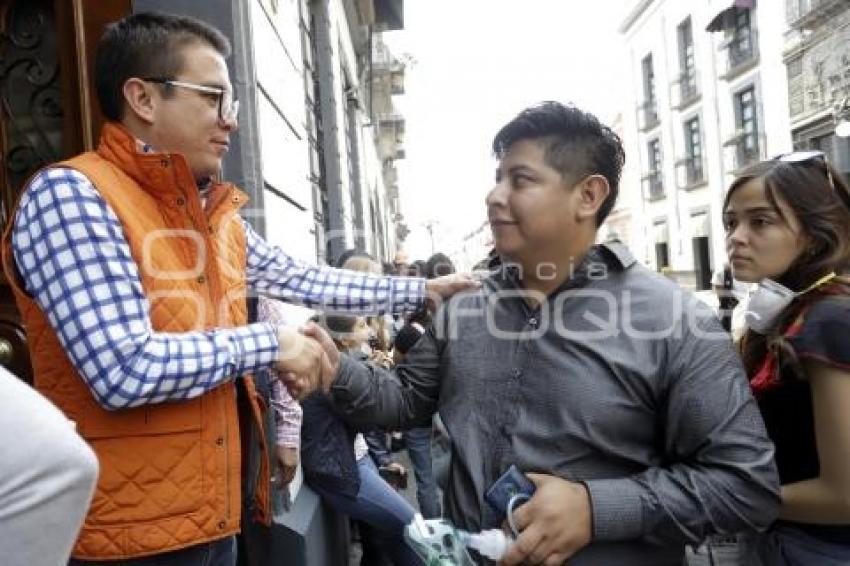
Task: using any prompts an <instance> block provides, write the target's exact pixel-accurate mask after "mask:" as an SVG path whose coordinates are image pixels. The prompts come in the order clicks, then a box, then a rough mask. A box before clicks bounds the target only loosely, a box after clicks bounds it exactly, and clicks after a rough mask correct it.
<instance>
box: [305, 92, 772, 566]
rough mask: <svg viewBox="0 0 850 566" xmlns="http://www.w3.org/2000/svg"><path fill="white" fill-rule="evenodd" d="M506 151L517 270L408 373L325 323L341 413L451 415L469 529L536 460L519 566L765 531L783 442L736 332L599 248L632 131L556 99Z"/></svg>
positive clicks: (447, 311) (509, 133) (415, 354)
mask: <svg viewBox="0 0 850 566" xmlns="http://www.w3.org/2000/svg"><path fill="white" fill-rule="evenodd" d="M494 151H495V153H496V155H497V157H498V158H499V160H500V161H499V167H498V170H497V173H496V186H495V187H494V188H493V189H492V190H491V191H490V193H489V194H488V196H487V201H486V202H487V210H488V216H489V219H490V224H491V228H492V231H493V237H494V242H495V245H496V249H497V251H498V252H499V254H500V256H501V257H502V258H503V260H505V263H504V264H503V266H502V268H501V269H499V270H498V271H496V272H494V273H493V274H492V275H491V277H489V278H488V279H487V280H486V281H485V282H484V284H483V286H482V288H481V289H479V290H477V291H475V292H471V293H466V294H462V295H459V296H456V297H454V298H453V299H451V300H450V301H449V302H448V303H446V304H444V305H443V306H442V307H441V308H440V310H439V311H438V312H437V314H436V316H435V319H434V324H433V326H432V327H431V328H430V329H429V330H428V331H427V332H426V334H425V335H424V336H423V337H422V339H420V341H419V342H418V343H417V344H416V346H414V348H413V349H412V350H411V351H410V352H409V354H408V358H407V360H406V363H405V364H403V365H401V366H399V367H398V368H396V370H395V373H396V374H397V376H398V377H399V378H400V383H399V382H398V381H396V380H394V379H393V377H392V376H391V375H388V374H385V373H382V372H381V370H377V369H373V368H369V367H367V366H364V365H362V364H358V363H356V362H354V361H352V360H350V359H347V358H339V357H338V356H334V355H333V353H332V352H331V345H330V342H329V340H328V339H327V338H326V337H324V336H321V335H319V333H318V332H317V331H316V330H310V331H309V332H311V333H313V334H315V335H316V336H318V337H319V339H320V340H321V341H322V342H323V345H324V346H325V347H326V351H328V353H329V354H330V358H331V365H332V367H331V368H330V370H329V371H326V372H325V374H326V375H327V374H329V373H331V374H332V373H334V371H336V378H335V380H333V383H332V384H331V385H330V392H331V395H332V397H333V399H334V400H335V402H336V404H337V405H338V407H339V408H340V409H341V410H342V411H343V412H345V413H346V414H347V415H348V416H349V417H350V418H352V419H355V420H359V421H364V422H369V423H379V424H382V425H385V426H389V427H404V426H410V425H412V424H416V423H421V422H425V421H427V420H428V419H429V418H430V416H431V415H432V414H433V413H434V412H435V411H437V410H439V412H440V415H441V417H442V419H443V422H444V423H445V426H446V428H447V430H448V432H449V434H450V436H451V438H452V441H453V449H452V463H451V468H450V472H449V486H448V489H447V491H446V494H445V496H446V513H447V516H448V518H450V519H451V520H452V521H454V522H455V523H456V524H457V525H458V526H460V527H462V528H464V529H468V530H471V531H477V530H480V529H483V528H490V527H494V526H498V524H499V522H500V517H498V516H497V515H496V514H495V513H494V512H493V511H492V510H491V509H490V508H489V507H488V505H487V504H486V503H485V502H484V499H483V494H484V492H485V491H486V490H487V488H488V487H489V486H490V485H491V484H492V483H493V482H494V481H496V480H497V479H498V478H499V476H500V475H501V474H502V473H503V472H504V471H505V470H506V469H507V468H508V467H509V466H510V465H511V464H516V465H517V467H518V468H519V469H520V470H522V471H523V472H525V473H526V474H527V475H528V476H529V477H530V478H531V479H532V480H533V481H534V483H535V484H536V493H535V495H534V497H533V498H532V499H531V500H530V501H529V502H528V503H526V504H524V505H522V506H520V507H519V508H518V509H517V511H516V512H515V514H514V516H515V518H516V522H517V526H518V527H519V529H520V531H521V534H520V537H519V538H518V539H517V541H516V543H515V544H514V545H513V547H512V549H511V550H510V551H509V553H508V555H507V556H506V557H505V559H504V563H505V564H518V563H520V562H523V561H528V562H531V563H535V564H536V563H546V564H561V563H563V562H564V561H565V560H566V559H568V558H569V559H570V564H579V565H585V564H594V565H605V566H608V565H646V566H650V565H651V566H659V565H665V564H671V565H672V564H676V565H680V564H681V563H682V559H683V555H684V544H685V543H686V542H694V543H695V542H698V541H700V540H702V539H704V538H705V537H706V536H707V535H710V534H713V533H734V532H739V531H753V530H760V529H763V528H765V527H766V526H767V525H768V524H770V523H771V522H772V521H773V520H774V518H775V517H776V515H777V512H778V506H779V484H778V478H777V474H776V470H775V466H774V463H773V446H772V444H771V443H770V441H769V440H768V438H767V436H766V434H765V430H764V424H763V423H762V420H761V417H760V415H759V412H758V409H757V407H756V405H755V403H754V402H753V399H752V397H751V395H750V392H749V387H748V384H747V381H746V378H745V376H744V373H743V371H742V369H741V366H740V363H739V361H738V357H737V355H736V353H735V351H734V350H733V348H732V345H731V343H730V341H729V339H728V335H726V334H725V333H724V332H723V331H722V329H721V327H720V324H719V321H718V320H717V319H716V317H715V316H714V314H713V312H712V311H711V310H710V309H709V308H708V307H707V306H704V305H702V304H701V303H699V302H698V301H696V300H695V299H694V298H693V295H691V294H690V293H685V292H683V291H681V290H680V289H679V288H678V287H677V286H676V285H674V284H673V283H671V282H670V281H669V280H667V279H665V278H664V277H662V276H660V275H657V274H655V273H652V272H650V271H648V270H647V269H645V268H644V267H643V266H641V265H640V264H638V263H636V262H635V260H634V259H633V258H632V257H631V255H630V254H629V252H628V250H626V248H625V247H624V246H622V245H620V244H616V243H615V244H609V245H594V241H595V238H596V231H597V229H598V226H599V224H600V223H601V222H602V221H603V220H604V219H605V217H606V215H607V214H608V212H609V211H610V210H611V208H612V207H613V205H614V202H615V200H616V195H617V189H618V182H619V177H620V171H621V169H622V165H623V162H624V159H625V156H624V152H623V149H622V146H621V143H620V140H619V138H618V137H617V135H616V134H615V133H613V132H612V131H611V130H610V129H609V128H607V127H605V126H603V125H601V124H600V123H599V121H598V120H597V119H596V118H595V117H594V116H592V115H590V114H587V113H585V112H582V111H581V110H579V109H577V108H574V107H571V106H563V105H561V104H557V103H551V102H550V103H544V104H541V105H539V106H535V107H532V108H529V109H527V110H525V111H523V112H522V113H521V114H520V115H519V116H517V117H516V118H515V119H514V120H513V121H511V122H510V123H508V124H507V125H506V126H505V127H504V128H503V129H502V130H501V131H500V132H499V134H497V136H496V138H495V140H494ZM508 262H509V263H508ZM337 366H338V367H337Z"/></svg>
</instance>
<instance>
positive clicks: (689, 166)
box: [676, 155, 705, 189]
mask: <svg viewBox="0 0 850 566" xmlns="http://www.w3.org/2000/svg"><path fill="white" fill-rule="evenodd" d="M676 182H677V184H678V186H679V188H680V189H689V188H692V187H695V186H697V185H701V184H702V183H704V182H705V167H704V165H703V159H702V156H698V155H689V156H686V157H683V158H682V159H679V160H678V161H676Z"/></svg>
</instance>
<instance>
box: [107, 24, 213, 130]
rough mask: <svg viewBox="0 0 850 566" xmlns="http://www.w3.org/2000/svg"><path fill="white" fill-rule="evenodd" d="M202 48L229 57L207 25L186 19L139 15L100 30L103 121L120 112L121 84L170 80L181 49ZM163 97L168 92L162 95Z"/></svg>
mask: <svg viewBox="0 0 850 566" xmlns="http://www.w3.org/2000/svg"><path fill="white" fill-rule="evenodd" d="M197 43H201V44H207V45H209V46H210V47H212V48H213V49H215V50H216V51H218V52H219V53H220V54H221V56H222V57H224V58H227V57H228V56H230V41H229V40H228V39H227V37H226V36H225V35H224V34H223V33H221V32H220V31H219V30H217V29H216V28H214V27H213V26H211V25H209V24H207V23H205V22H202V21H201V20H198V19H195V18H191V17H189V16H176V15H172V14H161V13H157V12H140V13H138V14H133V15H132V16H128V17H126V18H123V19H121V20H118V21H117V22H113V23H111V24H109V25H107V26H106V31H105V32H104V34H103V36H102V37H101V38H100V43H99V44H98V46H97V56H96V61H95V88H96V90H97V98H98V101H99V102H100V109H101V111H102V112H103V115H104V116H105V117H106V118H107V119H108V120H113V121H117V120H120V119H121V117H122V115H123V112H124V92H123V91H124V83H125V82H127V79H130V78H133V77H138V78H145V77H161V78H168V79H173V78H176V77H177V75H178V74H179V73H180V72H181V71H182V70H183V65H184V63H185V61H184V60H183V48H184V47H186V46H187V45H191V44H197ZM163 92H164V93H165V94H164V96H168V92H169V91H168V90H167V89H166V90H164V91H163Z"/></svg>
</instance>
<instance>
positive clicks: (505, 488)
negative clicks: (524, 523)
mask: <svg viewBox="0 0 850 566" xmlns="http://www.w3.org/2000/svg"><path fill="white" fill-rule="evenodd" d="M517 494H522V495H525V496H526V497H527V498H531V496H532V495H534V484H533V483H532V482H531V480H530V479H528V478H527V477H525V474H523V473H522V472H521V471H519V468H517V467H516V465H514V464H511V466H510V467H509V468H508V470H507V471H506V472H505V473H504V474H502V476H501V477H500V478H499V479H497V480H496V481H495V482H494V483H493V485H491V486H490V488H489V489H487V491H486V492H485V493H484V501H486V502H487V504H488V505H490V507H492V508H493V510H494V511H496V512H497V513H499V514H500V515H501V516H502V517H507V515H508V503H510V501H511V498H512V497H513V496H514V495H517Z"/></svg>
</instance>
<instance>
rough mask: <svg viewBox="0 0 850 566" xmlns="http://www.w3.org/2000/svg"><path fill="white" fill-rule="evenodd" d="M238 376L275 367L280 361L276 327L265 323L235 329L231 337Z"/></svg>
mask: <svg viewBox="0 0 850 566" xmlns="http://www.w3.org/2000/svg"><path fill="white" fill-rule="evenodd" d="M229 338H230V344H231V348H232V350H231V351H232V352H233V365H234V369H235V373H236V375H243V374H246V373H253V372H256V371H259V370H261V369H267V368H271V367H274V364H275V362H277V359H278V341H277V332H276V331H275V327H274V326H273V325H271V324H268V323H265V322H259V323H254V324H249V325H248V326H240V327H237V328H233V329H232V330H231V334H230V336H229Z"/></svg>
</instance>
